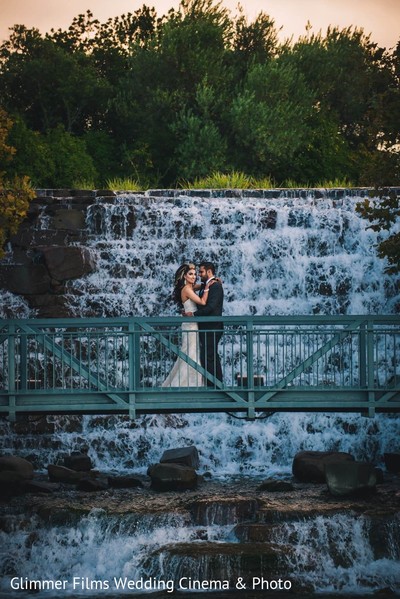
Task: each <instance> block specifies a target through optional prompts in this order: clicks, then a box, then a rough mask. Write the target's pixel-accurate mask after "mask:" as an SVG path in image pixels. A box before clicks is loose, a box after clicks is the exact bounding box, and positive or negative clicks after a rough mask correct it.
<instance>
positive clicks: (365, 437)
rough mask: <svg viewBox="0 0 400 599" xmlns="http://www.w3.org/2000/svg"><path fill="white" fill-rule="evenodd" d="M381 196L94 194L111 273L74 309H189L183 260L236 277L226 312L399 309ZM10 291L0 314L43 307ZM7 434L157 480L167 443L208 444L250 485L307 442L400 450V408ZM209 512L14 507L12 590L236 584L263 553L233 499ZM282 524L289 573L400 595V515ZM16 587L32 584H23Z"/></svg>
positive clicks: (378, 452)
mask: <svg viewBox="0 0 400 599" xmlns="http://www.w3.org/2000/svg"><path fill="white" fill-rule="evenodd" d="M367 195H368V192H367V191H366V190H355V191H345V190H336V191H332V192H325V191H323V190H319V191H315V190H309V191H304V190H303V191H278V190H272V191H265V192H256V191H253V192H247V193H246V192H239V191H237V190H234V191H232V192H225V191H224V192H209V191H202V192H185V191H170V190H169V191H165V190H164V191H162V190H153V191H149V192H146V193H145V194H118V195H117V196H116V197H114V198H110V197H107V198H106V197H104V198H102V197H98V198H94V199H93V203H92V204H91V205H90V206H88V208H87V210H86V231H85V242H84V243H85V245H86V246H87V247H88V248H89V249H90V251H91V253H92V254H93V255H94V256H95V259H96V264H97V269H96V271H94V272H92V273H91V274H89V275H87V276H85V277H83V278H81V279H76V280H73V281H70V282H69V283H68V287H67V302H68V305H69V309H70V311H71V313H72V314H74V315H76V316H82V317H92V316H96V317H101V316H104V317H108V316H131V315H135V316H164V315H172V314H173V315H175V314H176V308H175V306H174V305H173V303H172V301H171V297H170V296H171V291H172V282H173V276H174V273H175V270H176V268H177V267H178V266H179V264H181V263H182V262H185V261H194V262H196V263H198V262H199V261H201V260H204V259H206V260H210V261H212V262H215V264H216V265H217V274H218V275H219V276H220V277H221V278H222V280H223V284H224V289H225V305H224V314H225V315H243V314H253V315H296V314H310V315H312V314H350V315H353V314H392V313H396V312H398V310H399V306H400V296H399V286H398V280H396V277H394V276H389V275H388V274H385V272H384V269H385V261H383V260H381V259H379V258H378V257H377V254H376V247H375V246H376V244H377V243H378V242H379V241H381V240H383V239H385V237H387V235H388V233H387V232H385V231H382V232H379V233H377V232H374V231H372V230H370V229H367V223H366V221H365V220H363V219H361V218H360V216H359V215H358V213H357V212H356V209H355V208H356V204H357V202H359V201H361V200H362V199H363V198H364V197H367ZM45 219H46V217H43V219H42V220H41V221H40V227H43V228H45V227H46V220H45ZM398 228H399V224H397V229H398ZM2 300H3V301H2V306H0V317H4V318H7V317H10V316H11V315H13V316H15V317H19V318H25V317H28V316H29V315H30V313H29V309H28V307H27V306H26V304H25V302H24V301H22V300H21V301H20V300H17V299H16V298H15V296H13V295H12V294H6V293H3V294H2ZM36 428H37V430H36ZM1 429H2V432H3V434H2V435H1V437H0V453H2V454H7V453H16V454H18V455H20V456H23V457H27V458H29V459H30V460H31V461H32V462H33V463H34V465H35V468H36V470H38V471H41V472H45V470H46V466H47V465H48V464H49V463H55V462H57V461H60V460H61V459H62V458H63V457H64V456H65V455H68V454H70V453H71V452H72V451H87V452H88V454H89V456H90V457H91V459H92V462H93V463H94V466H95V468H97V469H99V470H101V471H103V472H107V473H123V474H127V473H132V472H135V473H138V474H139V475H141V476H144V475H145V474H146V471H147V468H148V466H149V464H151V463H154V462H157V461H159V459H160V456H161V454H162V453H163V451H164V450H166V449H170V448H174V447H178V446H188V445H195V446H196V447H197V448H198V451H199V456H200V468H199V473H200V474H203V475H204V476H211V477H212V480H213V481H217V482H215V484H217V483H218V481H219V483H220V484H224V483H225V482H226V481H231V480H237V481H242V482H241V483H240V482H239V483H238V484H239V485H240V484H242V485H243V486H246V485H247V483H246V482H243V481H253V483H254V481H258V482H259V480H260V479H263V478H267V477H270V476H274V477H282V478H288V477H289V476H290V475H291V464H292V460H293V456H294V455H295V453H296V452H298V451H300V450H321V451H324V450H336V451H348V452H350V453H352V454H353V455H354V456H355V458H356V459H359V460H368V461H371V462H373V463H375V464H376V465H377V466H382V463H383V462H382V456H383V453H384V452H399V451H400V441H399V438H400V436H399V418H398V416H393V415H378V416H376V417H375V418H374V419H368V418H363V417H361V416H359V415H357V414H305V413H293V414H290V413H286V414H277V413H276V414H273V415H270V416H269V417H268V418H259V419H257V420H255V421H252V422H248V421H244V420H238V419H236V418H233V417H232V416H229V415H225V414H183V415H168V416H160V415H157V416H143V417H141V418H138V419H137V420H135V421H133V422H132V421H130V420H129V419H128V418H127V417H118V416H96V417H93V416H84V417H75V416H72V417H61V416H60V417H48V418H47V420H45V421H44V420H43V419H37V421H34V419H32V421H31V422H30V423H29V425H27V426H26V427H25V428H24V425H23V424H21V425H20V429H19V431H18V429H13V428H12V426H11V425H10V424H7V423H5V422H3V423H2V424H1ZM39 430H41V434H37V431H39ZM249 484H250V483H249ZM169 501H170V499H169ZM168 505H169V504H168ZM250 512H251V510H250V511H249V514H247V517H248V518H250V519H251V518H252V515H251V514H250ZM196 513H197V512H194V511H193V510H192V511H190V510H186V511H185V510H182V511H180V512H179V510H178V511H177V510H176V509H173V508H171V510H169V509H166V510H164V511H163V512H162V513H158V514H156V513H134V512H132V511H129V510H128V511H127V513H124V514H123V515H115V514H109V513H107V510H104V509H100V508H94V509H92V510H89V511H88V513H84V514H81V513H79V512H76V514H75V516H74V517H72V516H71V514H69V516H68V519H67V520H64V519H63V518H61V521H59V520H57V518H55V520H51V519H50V520H48V521H47V520H46V518H45V517H44V516H43V517H39V516H37V515H36V516H32V517H30V516H29V517H27V515H26V514H18V513H17V514H12V515H11V514H8V515H6V516H7V517H4V519H3V523H2V526H0V542H1V543H2V545H3V546H7V547H9V549H8V551H7V553H5V554H4V555H3V556H2V557H1V558H0V573H1V575H2V577H3V582H2V583H1V584H0V594H1V592H4V596H7V597H8V596H9V591H10V586H9V584H10V583H9V580H10V578H11V577H12V576H16V577H17V578H18V577H19V576H22V577H28V578H29V579H57V580H59V581H61V582H63V581H66V583H65V584H66V586H65V587H64V589H63V591H62V592H63V593H64V591H65V593H64V594H65V595H70V596H73V597H78V596H87V595H89V596H90V595H93V596H100V595H102V596H103V595H105V596H107V593H111V595H112V596H115V595H116V594H118V595H119V594H120V593H124V592H125V593H128V592H134V593H138V592H140V591H142V590H146V591H162V592H163V593H164V594H163V595H162V596H168V594H169V593H171V592H172V590H176V589H178V590H179V588H178V585H179V580H180V578H184V579H185V580H187V579H190V580H191V579H193V580H195V579H202V580H208V579H210V578H212V577H218V576H219V577H220V578H221V579H224V578H226V579H227V580H230V581H232V580H233V579H234V578H237V576H240V575H241V573H242V572H243V571H244V570H245V569H246V567H247V565H248V563H249V560H248V559H247V558H248V556H247V554H246V551H245V548H244V549H243V551H242V553H241V554H240V555H239V553H237V552H235V549H234V546H235V544H236V545H237V543H239V539H238V538H237V536H236V534H235V530H234V528H235V525H237V523H238V522H239V521H240V514H239V513H238V511H237V509H236V507H235V506H234V505H231V504H229V505H226V506H222V507H221V506H220V505H217V506H216V505H214V506H211V507H209V508H207V509H205V510H204V511H203V512H202V514H203V515H202V516H201V517H200V516H196ZM71 518H72V520H71ZM196 518H197V519H196ZM275 524H276V523H275ZM275 524H274V526H273V528H272V531H271V538H270V542H271V543H273V545H274V547H275V548H276V551H277V553H278V554H279V555H280V556H281V559H282V560H283V561H281V562H280V572H281V573H282V572H286V573H287V576H288V577H289V578H290V577H293V579H296V580H297V581H300V583H301V584H303V585H304V588H308V589H312V590H314V592H316V593H319V592H321V593H326V592H332V593H341V594H343V593H348V594H350V593H355V594H357V593H373V592H374V591H379V590H380V589H384V588H390V589H392V591H393V592H397V593H400V572H399V566H398V564H399V559H400V547H399V542H398V539H399V532H400V531H399V519H398V516H396V515H394V516H393V517H388V518H387V519H386V521H385V522H382V527H381V528H379V534H382V536H380V537H379V534H378V532H377V528H376V527H377V524H376V521H374V522H372V520H371V519H369V518H368V517H367V516H359V515H357V514H356V513H352V512H349V513H346V514H334V515H321V516H316V517H309V518H298V519H294V520H293V521H289V522H283V523H282V522H280V523H279V526H275ZM378 537H379V542H377V541H376V539H377V538H378ZM374 539H375V541H374ZM288 544H289V545H290V547H291V549H290V551H287V546H288ZM261 545H262V547H261ZM246 546H247V547H249V545H246ZM193 547H195V550H194V553H193V550H192V548H193ZM215 547H217V552H218V560H217V559H216V557H215V555H216V554H215V551H216V550H215ZM382 547H384V548H385V549H384V550H383V549H382ZM202 548H203V549H202ZM260 548H261V549H260V551H261V553H260V555H259V561H258V562H257V567H259V568H262V567H267V566H266V564H269V566H268V567H270V562H269V560H270V554H269V553H268V551H270V545H269V544H268V543H264V544H260ZM264 550H265V553H263V551H264ZM201 551H203V553H201ZM252 559H253V562H254V556H253V557H252ZM250 561H251V560H250ZM253 562H251V563H253ZM16 564H19V566H18V568H17V567H16ZM246 564H247V565H246ZM271 567H272V566H271ZM259 573H260V572H259V571H258V575H259ZM75 578H76V580H77V582H76V585H74V583H73V581H74V580H75ZM86 579H87V580H86ZM80 581H81V582H80ZM87 581H89V582H91V583H92V587H91V588H88V587H87V586H86V585H88V584H89V582H87ZM96 581H97V582H98V584H95V583H96ZM129 581H131V582H132V581H134V587H135V588H132V585H131V586H130V587H129ZM138 581H142V582H141V584H142V587H141V588H139V587H138V586H137V582H138ZM146 584H147V586H146ZM162 584H165V585H167V584H168V585H169V586H164V587H163V586H162ZM183 584H185V585H186V584H187V582H185V583H183ZM15 585H17V586H18V585H20V586H19V590H20V591H24V590H27V587H26V586H25V587H24V580H22V581H20V580H19V578H18V580H16V581H15ZM135 585H136V586H135ZM171 585H172V587H173V588H172V589H171ZM191 588H192V587H183V590H187V589H189V590H190V589H191ZM181 590H182V589H181ZM206 590H207V589H206ZM211 590H212V589H211ZM113 593H114V595H113ZM167 593H168V594H167ZM56 595H60V591H54V592H53V593H52V592H51V589H50V590H49V592H48V593H46V594H45V595H44V596H56ZM39 596H41V594H40V593H39ZM241 596H243V599H246V594H245V593H243V595H241Z"/></svg>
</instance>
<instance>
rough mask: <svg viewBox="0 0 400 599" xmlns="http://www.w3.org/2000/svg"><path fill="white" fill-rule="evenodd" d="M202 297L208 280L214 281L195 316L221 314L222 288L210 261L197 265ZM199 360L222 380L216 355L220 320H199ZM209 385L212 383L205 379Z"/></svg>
mask: <svg viewBox="0 0 400 599" xmlns="http://www.w3.org/2000/svg"><path fill="white" fill-rule="evenodd" d="M199 275H200V278H201V282H202V285H201V289H200V291H199V296H200V297H202V295H203V293H204V287H205V286H206V284H207V283H208V281H214V282H213V284H212V285H211V286H210V287H209V292H208V299H207V304H206V305H205V306H198V307H197V312H196V316H221V314H222V307H223V302H224V290H223V288H222V284H221V282H220V280H216V279H215V266H214V264H213V263H212V262H201V264H200V265H199ZM198 325H199V342H200V362H201V365H202V366H203V368H204V369H205V370H208V372H209V373H210V374H212V375H213V376H215V377H216V378H217V379H218V380H219V381H221V382H222V368H221V361H220V359H219V355H218V343H219V341H220V339H221V337H222V334H223V330H224V325H223V323H222V322H205V323H202V322H199V323H198ZM207 385H208V386H209V387H215V385H214V383H212V382H211V381H207Z"/></svg>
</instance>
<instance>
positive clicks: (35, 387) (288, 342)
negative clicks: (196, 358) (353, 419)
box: [0, 316, 400, 419]
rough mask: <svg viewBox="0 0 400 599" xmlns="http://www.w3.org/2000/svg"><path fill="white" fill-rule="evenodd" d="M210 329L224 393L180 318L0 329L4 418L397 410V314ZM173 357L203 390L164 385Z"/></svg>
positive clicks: (230, 320)
mask: <svg viewBox="0 0 400 599" xmlns="http://www.w3.org/2000/svg"><path fill="white" fill-rule="evenodd" d="M218 320H219V321H220V320H223V322H224V335H223V337H222V340H221V342H220V344H219V354H220V357H221V362H222V365H223V375H224V377H223V383H221V382H220V381H218V380H216V379H215V378H214V377H212V376H210V375H209V373H208V372H207V371H205V370H204V369H202V367H201V366H200V365H198V364H197V362H193V361H191V360H190V358H188V356H187V355H186V354H184V353H183V352H182V350H181V349H180V348H181V347H182V338H183V337H184V335H185V334H188V333H185V331H182V328H181V325H182V318H180V317H170V318H167V317H165V318H101V319H94V318H91V319H60V320H54V319H51V320H0V414H3V415H6V416H8V417H9V418H10V419H15V417H16V415H17V414H33V413H36V414H37V413H46V414H60V413H67V414H77V413H85V414H99V413H102V414H107V413H110V414H111V413H117V414H129V415H130V416H131V417H132V418H134V417H135V416H136V414H137V413H162V412H217V411H224V412H232V413H234V412H235V413H244V414H245V415H246V416H247V417H248V418H254V417H256V415H257V414H262V413H268V412H276V411H313V412H315V411H351V412H363V413H367V414H369V415H370V416H372V415H374V414H375V412H399V411H400V317H399V316H290V317H282V316H274V317H266V316H254V317H251V316H240V317H238V316H235V317H228V316H225V317H222V318H207V319H204V318H203V319H202V322H203V323H205V322H206V323H207V326H208V327H210V331H211V330H212V327H213V323H214V322H215V321H218ZM190 321H196V319H194V318H192V319H187V322H190ZM191 334H192V335H193V334H196V333H191ZM178 357H179V358H181V359H182V360H183V361H184V362H185V363H186V364H187V367H188V368H195V369H196V370H197V371H198V372H199V373H200V374H202V375H203V377H205V378H206V379H207V381H208V384H209V385H210V386H205V385H204V383H203V384H201V385H199V386H195V387H193V386H192V387H170V388H165V387H162V383H163V382H164V381H165V379H166V377H167V375H168V373H169V372H170V370H171V368H172V365H173V364H174V362H175V360H176V359H177V358H178Z"/></svg>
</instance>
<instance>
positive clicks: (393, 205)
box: [357, 189, 400, 274]
mask: <svg viewBox="0 0 400 599" xmlns="http://www.w3.org/2000/svg"><path fill="white" fill-rule="evenodd" d="M378 197H379V200H378V201H377V202H371V201H370V200H364V201H363V202H360V203H359V204H358V205H357V211H358V212H359V213H360V214H361V216H362V217H363V218H366V219H367V220H368V221H369V222H370V223H372V224H371V225H369V227H368V228H369V229H372V230H373V231H378V232H379V231H382V230H385V231H391V230H392V228H393V226H394V225H395V224H396V222H398V220H399V218H400V195H398V194H396V193H394V192H388V190H384V189H381V190H379V193H378ZM377 251H378V256H379V257H380V258H386V259H387V261H388V266H387V267H386V269H385V272H387V273H389V274H399V273H400V233H398V232H392V233H391V234H390V235H389V237H387V238H386V239H385V240H383V241H380V242H378V244H377Z"/></svg>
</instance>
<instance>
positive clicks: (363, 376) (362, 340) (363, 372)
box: [358, 322, 368, 388]
mask: <svg viewBox="0 0 400 599" xmlns="http://www.w3.org/2000/svg"><path fill="white" fill-rule="evenodd" d="M367 326H368V325H367V323H365V322H364V323H362V324H361V325H360V333H359V338H358V355H359V372H360V387H361V388H365V387H366V386H367V374H368V368H367V335H368V332H367Z"/></svg>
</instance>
